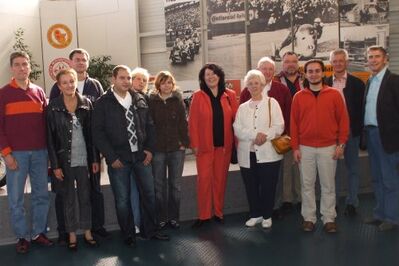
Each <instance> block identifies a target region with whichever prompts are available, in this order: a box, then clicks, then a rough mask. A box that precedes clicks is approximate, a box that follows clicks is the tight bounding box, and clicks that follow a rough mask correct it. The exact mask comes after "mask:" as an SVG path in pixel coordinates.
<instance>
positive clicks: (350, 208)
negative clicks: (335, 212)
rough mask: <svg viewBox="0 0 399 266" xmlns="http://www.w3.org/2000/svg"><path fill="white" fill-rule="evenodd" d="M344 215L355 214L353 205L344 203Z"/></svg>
mask: <svg viewBox="0 0 399 266" xmlns="http://www.w3.org/2000/svg"><path fill="white" fill-rule="evenodd" d="M344 215H345V216H355V215H356V208H355V206H353V205H351V204H348V205H346V207H345V211H344Z"/></svg>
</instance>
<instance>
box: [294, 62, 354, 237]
mask: <svg viewBox="0 0 399 266" xmlns="http://www.w3.org/2000/svg"><path fill="white" fill-rule="evenodd" d="M304 70H305V78H306V80H305V82H304V87H305V89H304V90H302V91H300V92H298V93H297V94H295V96H294V99H293V101H292V106H291V124H290V129H291V130H290V132H291V138H292V140H291V145H292V149H293V155H294V160H295V161H296V162H297V163H299V169H300V173H301V191H302V211H301V214H302V217H303V219H304V222H303V225H302V228H303V230H304V231H307V232H310V231H313V230H314V225H315V223H316V221H317V217H316V199H315V181H316V173H317V172H318V174H319V178H320V185H321V200H320V213H321V215H322V217H321V219H322V221H323V224H324V229H325V231H326V232H328V233H334V232H336V230H337V227H336V223H335V217H336V215H337V214H336V211H335V203H336V202H335V170H336V166H337V159H338V158H339V157H341V156H342V154H343V152H344V148H345V143H346V141H347V140H348V135H349V118H348V113H347V110H346V107H345V102H344V99H343V97H342V96H341V94H340V93H339V92H338V90H336V89H333V88H331V87H328V86H326V85H324V83H323V76H324V64H323V62H322V61H321V60H317V59H312V60H309V61H308V62H306V63H305V66H304Z"/></svg>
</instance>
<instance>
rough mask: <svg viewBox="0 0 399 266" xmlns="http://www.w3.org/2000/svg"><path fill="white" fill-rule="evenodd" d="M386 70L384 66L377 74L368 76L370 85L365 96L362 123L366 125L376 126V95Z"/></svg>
mask: <svg viewBox="0 0 399 266" xmlns="http://www.w3.org/2000/svg"><path fill="white" fill-rule="evenodd" d="M386 71H387V67H384V68H383V69H382V70H381V71H380V72H379V73H378V74H377V75H375V76H372V77H371V78H370V86H369V89H368V93H367V96H366V110H365V114H364V125H366V126H378V122H377V97H378V92H379V91H380V87H381V82H382V79H383V78H384V75H385V72H386Z"/></svg>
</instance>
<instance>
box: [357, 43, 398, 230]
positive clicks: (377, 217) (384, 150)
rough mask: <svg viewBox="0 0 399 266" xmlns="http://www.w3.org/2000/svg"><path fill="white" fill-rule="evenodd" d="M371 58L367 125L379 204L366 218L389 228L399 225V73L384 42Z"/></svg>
mask: <svg viewBox="0 0 399 266" xmlns="http://www.w3.org/2000/svg"><path fill="white" fill-rule="evenodd" d="M367 61H368V67H369V68H370V70H371V74H372V76H371V77H370V79H369V80H368V82H367V87H366V96H365V100H364V108H365V109H364V110H365V115H364V125H365V127H366V132H367V135H366V136H367V147H368V152H369V159H370V167H371V174H372V184H373V187H374V194H375V198H376V206H375V208H374V211H373V217H372V218H369V219H366V220H365V222H366V223H368V224H374V225H377V226H378V229H379V230H380V231H387V230H392V229H395V228H397V227H398V225H399V169H398V168H399V139H398V136H399V75H396V74H393V73H392V72H390V71H389V70H388V67H387V62H388V56H387V52H386V50H385V49H384V48H383V47H382V46H371V47H369V48H368V49H367Z"/></svg>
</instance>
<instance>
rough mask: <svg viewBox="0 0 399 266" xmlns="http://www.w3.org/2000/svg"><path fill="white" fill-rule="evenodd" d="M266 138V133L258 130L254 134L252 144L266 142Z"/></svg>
mask: <svg viewBox="0 0 399 266" xmlns="http://www.w3.org/2000/svg"><path fill="white" fill-rule="evenodd" d="M266 140H267V135H266V134H264V133H262V132H258V134H256V138H255V140H254V144H256V145H258V146H261V145H263V144H264V143H265V142H266Z"/></svg>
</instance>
